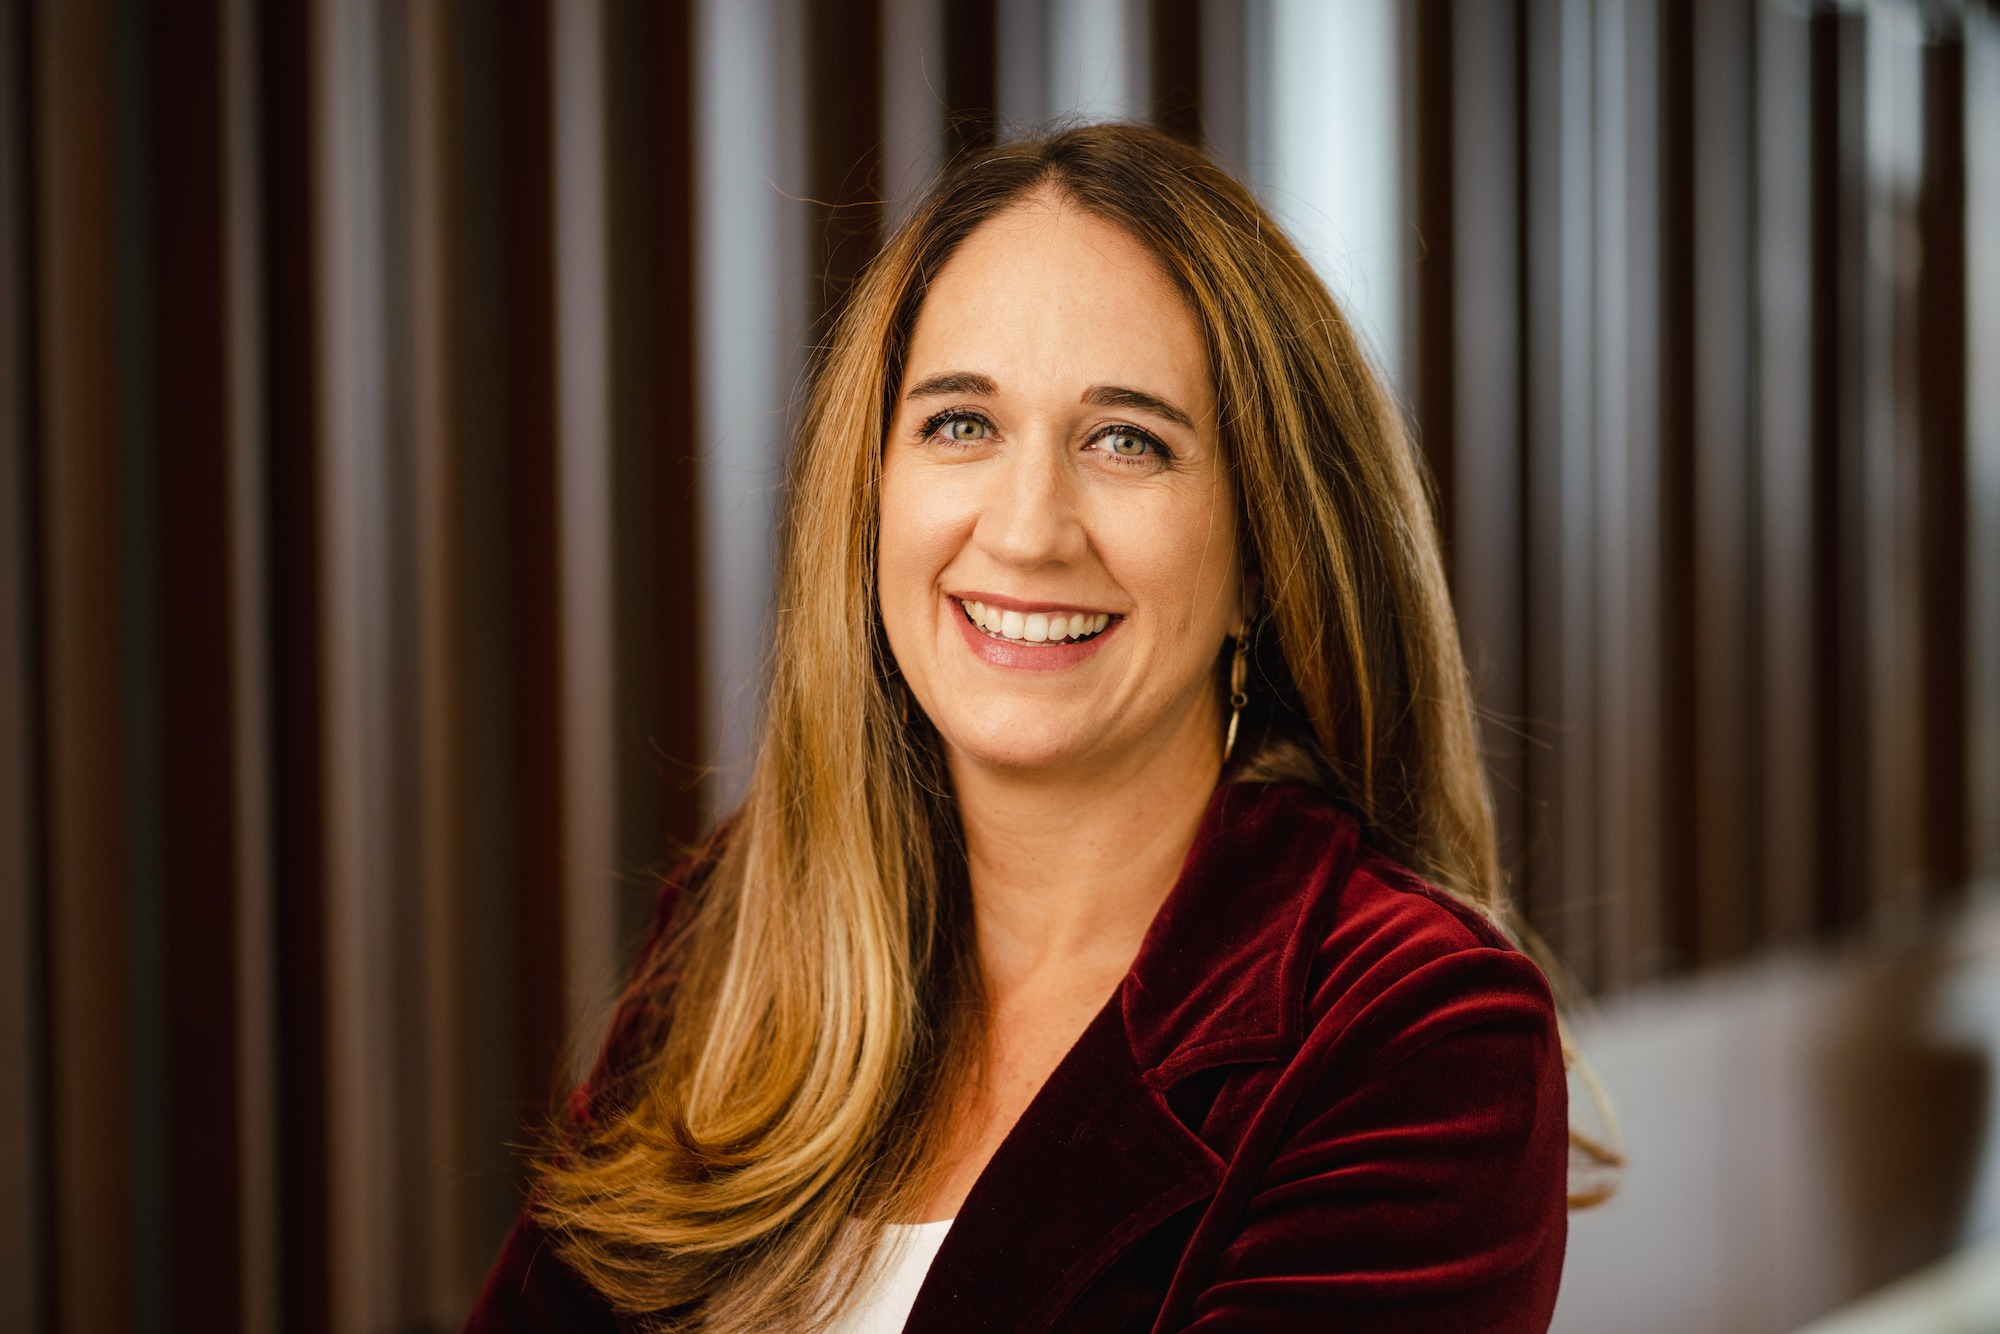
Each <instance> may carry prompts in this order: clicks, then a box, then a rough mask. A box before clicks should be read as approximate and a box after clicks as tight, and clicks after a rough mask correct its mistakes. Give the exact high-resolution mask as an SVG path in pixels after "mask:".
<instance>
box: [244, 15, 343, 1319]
mask: <svg viewBox="0 0 2000 1334" xmlns="http://www.w3.org/2000/svg"><path fill="white" fill-rule="evenodd" d="M258 69H259V88H258V98H259V102H260V107H261V117H260V119H261V126H260V134H261V140H262V153H261V162H260V163H259V171H260V177H261V181H262V192H263V193H262V206H263V207H262V212H263V222H264V233H263V237H262V243H263V261H264V262H263V303H264V306H263V312H262V314H263V323H264V329H265V333H266V339H265V349H264V368H265V372H264V373H265V377H266V379H265V386H264V400H265V420H266V429H267V431H268V432H269V444H268V454H267V458H266V471H265V477H266V486H267V488H268V490H267V495H266V497H265V513H266V515H267V516H268V520H267V521H268V525H269V526H268V528H267V530H266V541H267V548H266V551H267V560H268V572H267V581H266V587H267V589H268V598H269V601H268V604H267V607H266V624H267V625H268V626H269V627H270V635H271V643H270V689H271V712H270V737H271V741H270V745H271V757H270V759H271V775H272V782H271V816H270V818H271V850H272V861H271V872H272V886H273V900H274V904H275V908H276V914H275V916H276V937H277V938H276V941H275V942H274V948H275V958H276V983H277V1016H276V1019H277V1022H276V1034H277V1058H278V1059H277V1084H278V1088H277V1096H278V1127H277V1130H278V1135H277V1140H278V1175H279V1187H278V1215H279V1222H278V1225H279V1238H278V1262H279V1292H280V1302H281V1314H282V1317H283V1321H282V1323H283V1326H284V1328H285V1329H286V1330H293V1331H300V1332H301V1334H318V1331H323V1330H325V1329H326V1328H327V1313H328V1305H329V1295H330V1294H329V1290H328V1277H329V1276H328V1268H327V1264H328V1244H329V1216H328V1207H329V1205H328V1182H327V1152H328V1144H329V1128H328V1124H327V1112H326V1109H327V1104H328V1098H329V1089H328V1087H327V1049H326V1042H327V1033H326V1023H327V1014H326V966H325V960H326V955H325V945H326V940H325V933H326V884H325V869H324V868H325V856H326V831H325V815H324V812H325V799H326V795H325V789H324V758H325V748H324V738H323V733H322V730H321V717H322V711H323V708H324V703H323V695H324V681H323V677H322V670H323V666H322V664H323V650H324V645H323V643H322V639H321V633H320V627H321V623H322V621H321V602H320V587H321V569H320V559H319V547H320V523H319V515H320V501H319V490H320V488H319V470H318V464H317V457H318V449H319V441H318V437H319V431H318V424H317V423H318V417H319V396H318V391H317V378H316V376H317V371H316V363H317V360H318V339H317V335H316V332H315V329H316V314H317V312H316V307H315V294H314V282H313V274H314V271H315V267H316V265H317V247H318V229H317V222H316V207H317V203H318V201H317V199H316V197H315V194H316V192H315V190H314V186H313V183H314V181H315V180H316V179H317V165H316V161H315V159H316V156H317V155H316V153H315V152H314V136H313V123H312V121H313V118H312V103H311V97H312V86H313V58H312V50H311V14H310V12H309V11H308V10H307V8H306V7H305V6H302V5H284V4H272V5H265V6H262V7H261V13H260V16H259V21H258Z"/></svg>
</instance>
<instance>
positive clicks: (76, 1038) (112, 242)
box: [33, 0, 136, 1334]
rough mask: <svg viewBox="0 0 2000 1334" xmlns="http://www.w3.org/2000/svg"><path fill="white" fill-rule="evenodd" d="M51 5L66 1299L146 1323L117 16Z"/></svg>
mask: <svg viewBox="0 0 2000 1334" xmlns="http://www.w3.org/2000/svg"><path fill="white" fill-rule="evenodd" d="M34 18H35V27H34V41H35V50H34V62H35V74H34V103H33V115H34V123H35V134H36V143H35V165H36V177H35V186H34V188H35V194H36V199H35V206H36V207H35V218H34V225H35V234H36V241H37V247H36V261H37V270H38V272H37V291H36V297H35V305H36V312H37V316H38V328H37V329H36V331H35V332H36V341H37V345H38V356H37V360H38V363H39V365H38V371H39V376H38V378H39V384H38V386H37V394H36V397H37V403H38V409H39V412H40V414H41V449H40V451H39V457H38V465H39V473H40V485H41V496H42V505H43V520H42V540H43V547H42V553H41V566H42V569H43V572H44V573H43V578H44V580H45V585H44V588H45V592H44V599H45V601H44V606H45V612H44V618H45V619H44V622H43V625H44V636H45V638H44V647H43V665H42V673H43V679H44V681H45V682H46V683H47V684H46V694H45V696H44V705H43V707H44V710H45V713H44V727H45V733H44V735H45V737H46V745H47V747H48V750H47V754H48V761H47V768H46V771H45V772H46V775H47V776H46V779H45V782H46V784H47V786H46V789H45V800H46V802H47V806H46V811H47V814H46V819H47V822H48V823H47V832H46V835H45V837H46V839H47V844H46V846H47V850H48V852H47V855H48V862H47V876H48V880H47V884H48V904H49V937H48V939H49V953H48V975H49V992H48V1004H49V1016H50V1017H49V1055H48V1059H49V1075H50V1106H49V1119H50V1124H51V1126H52V1129H53V1136H52V1138H53V1152H52V1155H51V1163H50V1184H49V1189H50V1195H51V1201H52V1205H53V1207H52V1210H51V1243H50V1244H51V1249H52V1251H53V1256H52V1262H53V1270H54V1288H53V1291H52V1294H51V1296H52V1299H53V1306H54V1309H55V1314H56V1318H57V1319H58V1320H60V1321H61V1323H62V1327H63V1328H64V1329H67V1330H75V1331H84V1332H88V1331H104V1332H105V1334H112V1332H113V1331H123V1330H129V1329H132V1328H133V1327H134V1326H135V1323H136V1312H135V1309H134V1306H133V1298H134V1292H133V1282H134V1272H135V1271H134V1265H135V1257H134V1251H133V1237H132V1199H131V1195H130V1186H131V1182H132V1179H133V1172H134V1162H133V1126H132V1123H131V1108H132V1103H131V1099H132V1096H133V1089H132V1085H131V1082H130V1059H129V1045H128V1035H127V1027H126V1025H127V1014H128V1009H127V1005H128V1000H127V994H126V980H127V978H128V977H129V973H130V960H129V954H128V951H129V945H128V937H127V927H126V911H125V909H126V889H127V884H128V880H129V876H130V865H129V856H130V846H129V843H128V840H127V836H126V830H127V807H126V802H127V781H128V776H127V769H126V748H125V739H124V723H125V709H126V704H125V683H124V672H125V666H126V664H125V653H124V645H123V635H122V610H123V607H124V602H125V598H124V588H123V562H124V559H125V553H124V531H123V522H122V520H123V497H122V495H121V494H120V467H119V464H120V456H119V435H118V430H119V422H118V415H117V414H118V394H117V383H118V381H117V345H116V339H117V328H118V324H117V320H118V304H117V303H118V292H117V287H116V284H117V279H118V273H119V269H118V263H117V258H116V236H115V231H114V223H115V219H116V216H117V210H116V200H117V194H116V190H117V183H116V180H115V177H114V169H115V163H116V145H115V139H114V133H115V127H114V124H113V120H112V116H113V109H114V105H115V103H114V98H113V87H114V85H113V82H112V80H113V65H112V57H113V50H112V43H113V40H114V30H113V26H112V13H111V6H110V5H109V4H108V3H89V2H87V0H86V2H84V3H63V4H48V5H41V6H38V7H37V9H36V11H35V16H34Z"/></svg>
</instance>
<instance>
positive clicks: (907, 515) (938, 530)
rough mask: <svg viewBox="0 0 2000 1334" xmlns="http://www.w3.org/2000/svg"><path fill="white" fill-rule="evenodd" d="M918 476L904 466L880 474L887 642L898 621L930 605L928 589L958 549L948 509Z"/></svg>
mask: <svg viewBox="0 0 2000 1334" xmlns="http://www.w3.org/2000/svg"><path fill="white" fill-rule="evenodd" d="M920 473H921V470H920V469H916V468H912V467H910V466H908V465H903V466H900V467H899V466H894V465H891V466H889V467H887V468H885V469H884V470H883V476H882V502H881V509H880V519H881V530H880V535H879V537H878V539H877V542H876V550H877V553H878V558H879V560H880V562H881V568H880V573H879V575H878V578H879V579H880V582H881V590H882V591H881V597H882V615H883V618H884V623H885V624H886V626H887V628H888V630H889V633H890V636H891V638H892V639H893V638H894V637H895V636H896V633H897V631H898V630H899V629H900V628H902V620H903V618H905V617H907V616H908V615H909V614H911V613H912V612H913V611H917V610H920V609H921V608H922V607H923V606H924V605H925V604H926V603H928V602H929V601H930V594H931V589H932V586H933V585H934V584H935V583H936V582H937V578H938V575H939V573H940V572H941V571H942V570H943V569H944V567H945V565H946V564H947V563H948V562H949V561H950V559H951V556H952V553H953V552H954V551H955V550H957V547H958V545H959V542H958V539H957V537H956V536H955V529H956V528H957V527H958V524H957V523H956V521H955V519H954V516H953V514H952V513H951V509H950V506H949V505H948V504H947V503H945V497H943V496H941V495H940V494H939V492H938V489H937V488H934V487H926V486H924V485H923V479H922V477H921V475H920Z"/></svg>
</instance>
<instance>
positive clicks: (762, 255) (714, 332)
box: [694, 0, 814, 816]
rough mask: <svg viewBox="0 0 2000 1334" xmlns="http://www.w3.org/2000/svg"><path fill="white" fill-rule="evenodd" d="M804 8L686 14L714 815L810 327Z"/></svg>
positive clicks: (743, 707) (742, 745)
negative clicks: (690, 18) (690, 47)
mask: <svg viewBox="0 0 2000 1334" xmlns="http://www.w3.org/2000/svg"><path fill="white" fill-rule="evenodd" d="M803 2H804V0H700V3H699V5H698V7H697V9H696V20H695V25H696V34H697V36H696V41H695V80H694V83H695V88H696V113H695V115H696V125H697V130H696V145H697V147H696V154H695V157H696V170H695V181H696V185H697V188H696V193H695V199H696V203H695V208H696V214H695V220H696V221H695V225H696V242H695V244H696V253H697V254H698V256H699V261H698V264H697V267H696V272H697V274H698V275H699V276H698V283H699V286H698V289H697V292H696V311H697V319H698V321H699V323H698V325H697V330H698V333H697V338H696V346H697V348H698V349H699V356H700V371H699V380H698V382H697V386H696V398H697V401H698V402H699V404H700V412H701V426H700V442H701V444H700V452H699V454H698V459H699V464H698V468H697V472H698V475H699V476H700V479H701V482H700V485H701V519H700V525H701V534H702V544H703V545H702V550H701V557H700V565H701V570H702V589H701V597H702V604H703V606H704V607H705V608H706V609H707V614H706V616H705V618H704V621H703V628H704V631H705V641H706V642H705V643H704V645H703V658H702V667H701V674H702V680H703V682H704V683H705V684H704V689H705V691H706V692H707V696H706V699H705V700H704V702H703V708H702V716H703V720H704V724H703V725H704V736H703V743H702V754H703V757H704V759H706V760H707V761H708V762H710V763H712V764H713V765H714V766H715V778H714V781H713V783H712V784H711V785H710V788H709V791H708V793H707V798H708V801H709V803H710V805H709V811H710V814H711V816H712V815H713V814H715V813H718V812H720V811H724V810H727V809H729V808H730V807H731V806H732V805H734V804H735V801H736V799H737V797H738V795H739V794H740V793H741V791H742V784H743V782H744V780H745V777H746V774H747V763H748V760H749V757H750V754H751V748H752V746H753V744H754V738H755V736H756V728H757V726H758V723H759V719H758V703H757V698H756V683H757V682H759V681H761V680H762V679H763V672H762V654H763V646H764V642H765V635H766V633H767V630H768V627H769V617H770V614H771V604H770V586H771V576H772V558H773V550H772V541H773V524H774V523H775V521H776V496H777V489H778V487H779V485H780V482H781V473H782V469H783V461H784V444H785V437H786V431H787V429H788V425H789V416H788V414H789V409H790V406H791V404H792V402H793V396H794V393H795V391H796V387H797V385H798V383H799V374H800V371H801V368H802V365H803V362H802V359H801V357H800V353H799V349H801V348H802V346H803V345H804V343H805V327H806V321H807V319H808V309H809V308H808V306H807V300H808V299H809V293H810V291H811V288H809V287H808V286H807V282H808V279H807V278H806V274H807V273H808V271H809V270H808V265H809V264H810V262H811V261H810V260H809V259H808V258H807V257H808V255H809V254H810V253H811V252H812V249H813V244H814V243H813V242H812V241H811V239H810V238H809V234H808V232H807V229H806V214H805V211H804V210H803V209H802V208H801V207H800V206H799V205H798V204H797V203H795V202H794V201H796V200H799V199H802V198H804V197H806V190H805V189H804V188H803V185H804V182H803V180H802V178H803V177H804V175H805V172H806V163H805V160H804V145H803V142H802V139H803V130H804V121H803V114H802V111H801V108H800V105H799V103H798V102H797V101H796V100H795V99H796V98H797V95H798V90H799V89H800V88H801V87H802V86H803V84H804V80H803V79H802V78H801V74H802V71H803V64H802V61H803V53H802V52H801V50H800V49H799V45H800V42H801V40H802V24H803V15H802V13H801V12H800V5H801V4H802V3H803Z"/></svg>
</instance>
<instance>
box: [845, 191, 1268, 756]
mask: <svg viewBox="0 0 2000 1334" xmlns="http://www.w3.org/2000/svg"><path fill="white" fill-rule="evenodd" d="M1235 513H1236V510H1235V505H1234V503H1233V497H1232V493H1231V490H1230V485H1229V479H1228V476H1227V474H1226V473H1225V471H1224V469H1223V463H1222V457H1221V453H1220V449H1219V445H1218V441H1217V424H1216V409H1215V393H1214V388H1213V386H1212V385H1211V384H1210V382H1209V374H1208V360H1207V355H1206V352H1205V350H1204V347H1203V341H1202V337H1201V331H1200V329H1199V327H1198V326H1197V324H1196V322H1195V318H1194V314H1193V312H1192V311H1191V310H1190V309H1189V308H1188V306H1187V303H1186V301H1185V300H1184V299H1183V298H1182V296H1181V294H1180V292H1179V291H1178V290H1177V289H1176V287H1175V286H1174V284H1173V280H1172V279H1171V278H1170V277H1169V276H1168V274H1167V273H1166V271H1165V270H1164V269H1163V268H1162V267H1161V265H1160V263H1159V261H1158V260H1157V259H1155V258H1154V257H1153V255H1152V253H1151V252H1150V251H1148V250H1147V249H1146V248H1145V247H1144V246H1143V245H1142V244H1141V243H1140V242H1139V241H1137V240H1136V239H1134V238H1133V237H1132V236H1130V235H1129V234H1127V233H1126V232H1124V231H1122V230H1120V229H1119V228H1117V227H1115V226H1113V225H1111V224H1109V223H1106V222H1103V221H1101V220H1099V219H1097V218H1094V217H1092V216H1091V215H1089V214H1087V213H1085V212H1083V211H1082V210H1080V209H1078V208H1076V207H1074V206H1073V205H1071V204H1069V203H1068V202H1066V201H1063V200H1061V199H1060V198H1058V197H1056V196H1053V195H1048V194H1041V195H1035V196H1031V197H1030V198H1029V199H1027V200H1025V201H1024V202H1022V203H1020V204H1018V205H1016V206H1014V207H1012V208H1010V209H1008V210H1007V211H1005V212H1003V213H1001V214H999V215H997V216H996V217H994V218H992V219H991V220H989V221H987V222H986V223H984V224H983V225H981V226H980V227H979V228H978V229H977V230H976V231H974V232H973V233H972V235H971V236H969V237H968V238H967V239H966V240H965V242H964V243H963V244H962V245H961V246H960V247H959V248H958V250H957V252H956V253H955V254H953V255H952V257H951V259H950V260H949V261H947V262H946V264H945V265H944V267H943V269H942V270H941V271H940V272H939V274H938V275H937V278H936V281H935V282H934V283H933V284H932V286H931V290H930V293H929V295H928V296H927V297H926V298H925V300H924V303H923V307H922V309H921V311H920V312H919V314H918V316H917V322H916V327H915V329H914V330H913V333H912V339H911V345H910V353H909V361H908V365H907V368H906V370H905V372H904V376H903V384H902V397H901V399H900V401H899V402H898V403H897V404H896V407H895V413H894V417H893V420H892V422H891V424H890V428H889V436H888V441H887V443H886V445H885V452H884V458H883V469H882V528H881V552H880V555H881V574H880V578H881V599H882V618H883V622H884V625H885V627H886V629H887V631H888V636H889V645H890V648H891V650H892V651H893V652H894V653H895V655H896V662H897V664H898V665H899V666H900V667H901V669H902V671H903V674H904V677H905V679H906V680H907V681H908V682H909V685H910V688H911V690H912V691H913V692H914V693H915V695H916V697H917V700H918V702H919V703H920V704H922V706H923V708H924V711H925V712H926V713H927V714H929V716H930V718H931V720H932V722H934V723H935V724H936V726H937V728H938V731H939V732H940V733H941V734H942V735H943V737H944V739H945V742H946V744H947V745H948V746H950V747H951V748H952V750H953V751H954V752H956V757H955V758H957V759H961V760H972V761H975V762H979V763H983V764H987V765H992V766H999V767H1004V768H1012V769H1050V768H1082V769H1090V768H1103V767H1107V766H1115V765H1117V764H1118V763H1119V762H1120V761H1121V760H1125V759H1130V758H1133V757H1135V756H1136V755H1138V754H1139V753H1140V752H1143V751H1145V750H1147V749H1149V748H1153V747H1158V746H1161V745H1166V746H1168V747H1170V748H1171V747H1172V745H1173V743H1174V742H1176V741H1184V740H1186V739H1188V737H1189V729H1198V734H1199V736H1200V737H1202V738H1204V740H1203V742H1202V744H1213V745H1214V746H1216V747H1217V748H1219V747H1220V744H1221V738H1220V729H1221V723H1220V703H1219V701H1218V699H1217V697H1216V691H1215V685H1214V678H1213V673H1212V669H1213V666H1214V663H1215V660H1216V655H1217V653H1218V652H1219V651H1220V649H1221V646H1222V641H1223V637H1224V636H1225V635H1226V634H1228V633H1230V632H1231V631H1232V630H1234V629H1235V628H1236V627H1238V626H1239V625H1240V624H1241V615H1240V610H1239V602H1240V600H1241V584H1242V580H1241V578H1240V574H1239V570H1238V566H1237V559H1236V525H1235Z"/></svg>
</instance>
